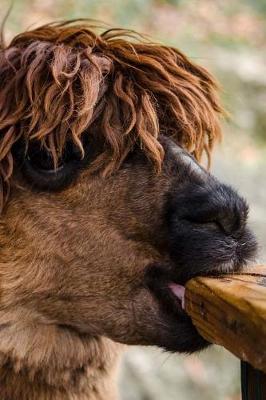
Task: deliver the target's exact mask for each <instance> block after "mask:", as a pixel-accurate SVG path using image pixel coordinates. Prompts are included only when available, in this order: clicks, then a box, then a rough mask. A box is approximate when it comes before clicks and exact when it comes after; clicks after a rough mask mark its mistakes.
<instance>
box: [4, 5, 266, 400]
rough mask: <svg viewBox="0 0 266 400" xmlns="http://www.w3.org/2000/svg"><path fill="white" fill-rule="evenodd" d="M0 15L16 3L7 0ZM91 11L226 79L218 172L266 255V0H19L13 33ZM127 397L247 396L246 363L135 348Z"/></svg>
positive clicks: (125, 372)
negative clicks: (244, 209) (244, 206)
mask: <svg viewBox="0 0 266 400" xmlns="http://www.w3.org/2000/svg"><path fill="white" fill-rule="evenodd" d="M0 4H1V7H0V12H2V14H0V18H2V17H3V15H4V13H5V11H6V10H7V8H8V5H9V4H10V2H9V1H7V0H0ZM77 17H90V18H96V19H100V20H104V21H106V22H107V23H109V24H110V25H112V26H116V27H117V26H120V27H127V28H132V29H136V30H139V31H142V32H144V33H147V34H149V35H150V36H151V37H153V38H154V39H155V40H157V41H161V42H164V43H168V44H171V45H174V46H176V47H178V48H180V49H181V50H183V51H185V52H186V53H187V54H188V55H189V56H190V57H191V58H192V59H194V61H197V62H198V63H200V64H202V65H204V66H206V67H207V68H208V69H210V70H211V71H212V72H213V73H214V74H215V75H216V76H217V78H218V80H219V81H220V83H221V86H222V88H223V92H222V97H223V102H224V104H225V106H226V108H227V109H228V110H229V111H230V113H231V118H230V120H229V121H227V122H225V123H224V132H225V135H224V140H223V143H222V144H221V145H220V146H219V147H218V148H217V149H216V152H215V155H214V161H213V172H214V173H215V174H216V175H217V176H218V177H219V178H220V179H222V180H223V181H225V182H229V183H231V184H232V185H233V186H234V187H236V188H238V190H239V192H240V193H241V194H242V195H243V196H244V197H246V198H247V200H248V202H249V204H250V223H251V226H252V227H253V229H254V231H255V232H256V234H257V236H258V238H259V242H260V247H261V249H260V254H259V257H258V262H263V261H264V262H266V212H265V206H266V114H265V106H266V73H265V72H266V71H265V67H266V1H265V0H235V1H229V0H201V1H197V0H191V1H184V0H183V1H182V0H112V1H103V0H58V1H56V0H46V1H43V0H14V7H13V11H12V13H11V15H10V18H9V20H8V23H7V39H8V38H10V37H11V36H12V35H13V34H14V33H17V32H19V31H21V30H25V29H26V28H28V27H29V26H31V25H33V24H34V25H38V24H43V23H45V22H49V21H51V20H54V19H62V18H64V19H65V18H77ZM120 388H121V394H122V400H177V399H179V400H194V399H195V400H239V399H240V397H239V362H238V360H236V359H235V358H234V357H233V356H232V355H230V354H229V353H227V352H226V351H225V350H223V349H221V348H218V347H213V348H212V349H209V350H207V351H205V352H203V353H202V354H200V355H198V356H193V357H183V356H177V355H169V354H167V353H163V352H161V351H159V350H156V349H147V348H146V349H143V348H137V347H135V348H131V349H130V350H129V352H128V353H127V355H126V357H125V359H124V364H123V366H122V368H121V374H120Z"/></svg>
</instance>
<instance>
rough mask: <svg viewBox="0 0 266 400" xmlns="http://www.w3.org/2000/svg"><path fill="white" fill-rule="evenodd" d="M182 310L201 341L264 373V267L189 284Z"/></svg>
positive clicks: (265, 299)
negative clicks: (231, 354) (192, 324)
mask: <svg viewBox="0 0 266 400" xmlns="http://www.w3.org/2000/svg"><path fill="white" fill-rule="evenodd" d="M185 309H186V312H187V313H188V314H189V315H190V316H191V318H192V321H193V323H194V325H195V326H196V328H197V330H198V331H199V333H200V334H201V335H202V336H203V337H204V338H205V339H207V340H208V341H209V342H211V343H216V344H219V345H221V346H223V347H225V348H226V349H227V350H229V351H230V352H232V353H233V354H235V355H236V356H237V357H238V358H240V359H241V360H244V361H247V362H249V363H250V364H251V365H252V366H253V367H254V368H257V369H259V370H262V371H264V372H266V266H257V267H254V268H252V269H248V270H247V271H245V272H244V273H242V274H234V275H225V276H221V277H219V278H217V277H216V278H214V277H213V278H211V277H197V278H194V279H192V280H190V281H189V282H188V283H187V285H186V292H185Z"/></svg>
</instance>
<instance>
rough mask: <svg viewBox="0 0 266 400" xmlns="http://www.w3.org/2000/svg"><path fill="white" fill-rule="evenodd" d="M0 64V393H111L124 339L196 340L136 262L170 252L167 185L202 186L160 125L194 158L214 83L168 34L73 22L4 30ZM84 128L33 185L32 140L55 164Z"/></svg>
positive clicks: (206, 140)
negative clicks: (74, 165)
mask: <svg viewBox="0 0 266 400" xmlns="http://www.w3.org/2000/svg"><path fill="white" fill-rule="evenodd" d="M131 36H133V37H132V38H131V40H129V39H130V37H131ZM0 77H1V80H0V177H1V180H0V191H1V193H2V198H1V209H2V215H1V219H0V292H1V300H0V393H1V394H0V398H1V400H34V399H36V400H37V399H38V400H45V399H47V400H51V399H53V400H57V399H58V400H64V399H69V400H70V399H72V400H83V399H84V400H85V399H87V400H88V399H89V400H96V399H97V400H103V399H105V400H107V399H108V400H112V399H115V398H116V389H115V385H114V382H113V381H114V373H115V369H116V364H117V360H118V358H119V353H120V350H121V348H122V347H123V344H143V345H159V346H162V347H165V348H167V349H168V348H169V349H170V350H171V349H173V344H175V343H179V345H180V347H177V349H180V351H193V350H195V349H196V348H199V347H200V346H201V345H202V342H201V339H200V338H199V337H198V335H197V334H196V332H195V330H193V327H192V326H191V324H190V322H189V321H187V320H186V319H185V317H184V316H182V315H181V314H180V315H181V316H180V315H179V312H178V313H177V314H171V313H169V312H164V311H162V308H161V304H160V302H159V301H158V299H157V298H156V297H155V296H154V294H153V293H152V292H151V291H150V290H149V289H148V287H147V284H146V283H145V276H146V272H147V266H150V265H154V264H158V263H159V264H161V265H162V264H163V265H166V266H169V265H173V261H172V260H171V256H170V255H169V254H170V253H169V248H168V247H169V245H168V239H169V236H170V233H169V227H168V226H167V224H166V220H167V218H166V216H167V201H166V200H167V198H168V195H169V193H175V191H176V189H177V188H179V189H180V190H181V192H182V190H183V188H184V190H185V188H186V182H187V181H189V182H190V184H192V183H193V182H195V186H196V187H201V185H202V186H203V188H204V187H206V183H208V182H209V181H210V182H211V184H210V186H209V187H208V188H209V189H208V196H209V193H210V194H212V193H216V192H217V185H218V184H217V185H216V181H214V180H213V178H211V177H210V176H209V175H208V174H206V172H205V171H204V170H203V169H201V168H200V167H199V166H198V164H196V161H195V165H196V166H197V167H196V169H197V168H198V175H197V174H196V173H194V172H192V171H190V169H189V167H186V166H184V159H185V160H190V164H191V165H194V164H193V163H194V161H192V158H190V156H189V155H188V154H187V153H186V152H182V151H181V149H180V147H178V146H177V145H176V144H174V143H173V141H172V140H170V139H169V137H171V138H172V139H173V140H174V142H175V143H177V144H179V145H181V147H183V148H186V149H188V150H189V151H190V152H191V153H193V154H194V155H195V157H196V158H197V159H199V158H200V157H201V155H202V153H203V151H204V150H205V151H206V152H207V154H208V155H209V154H210V152H211V149H212V145H213V141H214V139H215V138H217V137H218V136H219V133H220V128H219V124H218V117H217V115H218V114H219V113H221V107H220V106H219V104H218V102H217V99H216V94H215V91H216V85H215V83H214V80H213V78H212V77H211V76H210V74H209V73H208V72H207V71H206V70H204V69H203V68H201V67H199V66H196V65H195V64H193V63H192V62H191V61H189V60H188V59H187V58H186V57H185V56H184V55H183V54H182V53H180V52H179V51H178V50H176V49H174V48H169V47H165V46H162V45H158V44H152V43H148V42H147V41H144V39H142V38H141V37H138V36H137V35H136V34H133V33H132V32H128V31H123V30H110V31H107V32H103V33H102V34H97V33H95V32H94V31H93V30H92V28H91V27H90V25H88V24H87V23H86V22H82V23H62V24H50V25H46V26H43V27H41V28H38V29H35V30H33V31H29V32H25V33H23V34H21V35H18V36H17V37H15V38H14V39H13V40H12V42H11V43H10V45H8V46H4V45H3V46H2V50H1V52H0ZM159 133H160V136H159ZM86 136H87V137H89V138H90V143H91V146H92V148H93V155H92V159H91V160H90V162H89V163H88V165H87V166H86V167H84V166H83V167H82V168H81V169H80V170H79V173H78V174H77V176H76V177H75V179H74V180H72V181H70V182H69V183H68V185H66V186H65V187H64V188H61V189H60V191H57V190H50V189H49V188H48V189H47V188H46V189H43V188H41V189H40V187H39V186H38V185H39V180H41V179H42V174H43V172H40V171H39V174H40V175H38V178H36V176H35V177H34V176H33V173H34V168H33V169H31V172H30V177H29V172H27V174H26V173H25V165H29V164H30V159H29V156H28V149H29V148H30V147H31V145H32V143H36V142H37V143H39V144H40V147H42V148H43V149H45V151H46V152H47V154H49V155H50V156H51V158H52V160H53V168H54V173H55V175H52V173H51V171H50V172H49V174H50V175H49V176H55V177H56V176H57V175H56V174H57V173H58V174H59V173H60V169H59V166H60V163H61V162H62V159H63V158H64V151H65V147H66V145H67V143H69V142H71V143H72V144H73V143H74V144H75V145H76V148H78V149H80V156H81V158H82V157H83V156H84V158H86V157H85V156H86V149H85V148H84V137H86ZM19 152H20V153H21V152H22V155H21V154H20V157H22V159H23V162H22V164H21V162H20V161H19V157H18V156H17V154H18V153H19ZM178 152H179V153H178ZM180 152H181V153H180ZM178 154H180V156H178ZM27 157H28V158H27ZM184 157H185V158H184ZM186 157H187V158H186ZM183 158H184V159H183ZM27 168H30V167H29V166H28V167H27ZM57 168H58V170H57ZM35 172H36V171H35ZM201 175H202V176H201ZM215 185H216V186H215ZM228 190H229V189H228ZM224 192H225V188H223V192H221V193H224ZM189 193H190V192H189ZM230 193H231V192H230ZM232 193H233V192H232ZM232 193H231V194H230V196H229V197H228V198H230V201H233V200H234V199H235V197H234V196H236V195H233V194H232ZM206 196H207V195H206ZM208 196H207V197H208ZM220 196H221V198H222V200H221V201H223V197H222V196H223V194H221V195H220ZM217 198H218V199H219V196H218V197H217ZM226 201H227V200H226ZM237 201H238V202H239V204H240V205H239V204H237V207H236V206H235V204H234V207H232V209H233V210H234V213H235V214H236V213H237V210H238V208H241V207H242V206H243V204H242V202H241V201H240V200H237ZM188 202H189V200H188ZM227 203H228V201H227ZM227 203H226V204H227ZM229 208H230V207H229V205H228V204H227V205H226V210H227V209H228V210H229ZM180 209H181V208H180ZM230 210H231V209H230ZM230 210H229V211H230ZM229 211H228V212H229ZM169 212H170V211H169ZM180 212H181V211H180ZM245 212H246V211H245V210H244V212H242V214H241V215H242V216H241V218H242V220H243V219H244V217H243V216H244V215H246V214H245ZM230 213H231V211H230ZM235 214H233V215H232V213H231V214H230V217H228V216H226V217H227V222H228V221H229V222H230V221H231V218H235ZM237 215H238V214H237ZM242 220H241V221H242ZM241 221H240V222H241ZM241 223H242V224H244V222H241ZM232 225H233V224H232ZM235 225H236V224H235ZM235 225H234V226H235ZM208 226H209V225H208ZM211 228H212V229H216V228H217V227H216V228H215V227H213V226H212V227H211ZM191 229H192V228H191ZM197 229H199V228H197ZM208 229H209V228H208ZM214 232H215V234H216V232H217V229H216V230H215V231H214ZM203 233H204V232H203ZM219 234H220V233H219ZM213 235H214V234H212V236H211V238H213ZM217 235H218V233H217ZM214 236H215V235H214ZM197 237H199V240H200V235H197ZM211 240H212V239H211ZM226 240H227V243H226V247H225V250H224V251H228V250H227V249H228V248H229V242H228V240H229V239H228V238H226ZM245 242H247V241H245ZM234 245H235V242H234ZM213 247H215V246H213ZM221 247H222V246H221V239H220V241H219V251H221ZM243 249H244V245H242V247H241V251H244V250H243ZM197 252H198V253H197V255H198V254H201V253H200V248H199V250H197ZM188 257H189V255H188ZM198 262H200V256H199V258H198V259H197V263H198ZM174 265H178V263H177V264H174ZM179 268H181V267H180V266H179ZM186 268H188V270H189V266H188V267H186ZM166 269H167V268H166ZM187 338H190V342H189V345H188V346H187V347H184V345H183V342H186V340H187ZM121 343H122V344H121ZM174 349H176V347H174Z"/></svg>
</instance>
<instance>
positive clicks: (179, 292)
mask: <svg viewBox="0 0 266 400" xmlns="http://www.w3.org/2000/svg"><path fill="white" fill-rule="evenodd" d="M168 287H169V289H170V290H171V292H172V293H173V294H174V295H175V297H177V298H178V300H179V301H180V302H181V305H182V308H183V310H184V309H185V287H184V286H182V285H179V284H177V283H174V282H171V283H169V285H168Z"/></svg>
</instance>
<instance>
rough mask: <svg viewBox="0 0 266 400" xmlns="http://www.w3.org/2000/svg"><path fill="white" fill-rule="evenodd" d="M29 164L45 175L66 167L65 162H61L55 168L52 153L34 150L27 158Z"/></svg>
mask: <svg viewBox="0 0 266 400" xmlns="http://www.w3.org/2000/svg"><path fill="white" fill-rule="evenodd" d="M26 160H27V163H29V164H31V166H32V167H34V168H36V169H37V170H39V171H43V172H44V173H45V172H46V173H47V172H49V173H55V172H56V171H57V170H59V169H61V168H63V167H64V162H63V160H60V162H59V164H58V165H57V167H56V168H55V167H54V161H53V158H52V156H51V154H50V153H48V151H46V150H44V149H42V150H39V151H38V150H37V151H36V150H35V151H34V150H33V149H31V150H30V151H29V152H28V154H27V156H26Z"/></svg>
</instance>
